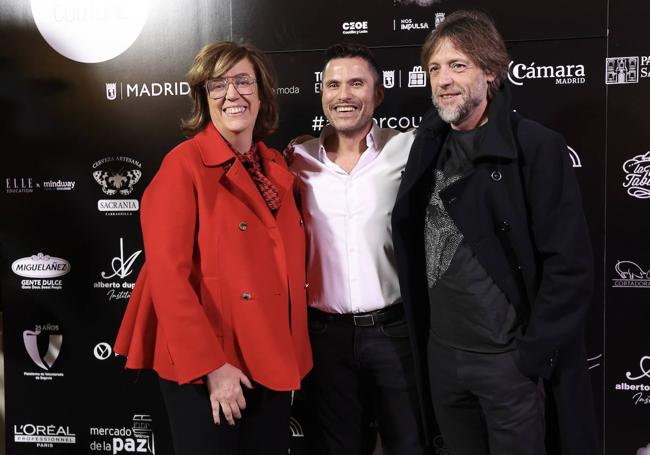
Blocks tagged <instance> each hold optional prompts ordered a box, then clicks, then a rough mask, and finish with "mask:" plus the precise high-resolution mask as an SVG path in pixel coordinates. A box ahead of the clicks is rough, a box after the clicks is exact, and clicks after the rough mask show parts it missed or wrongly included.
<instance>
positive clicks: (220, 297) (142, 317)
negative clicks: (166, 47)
mask: <svg viewBox="0 0 650 455" xmlns="http://www.w3.org/2000/svg"><path fill="white" fill-rule="evenodd" d="M187 77H188V82H189V84H190V87H191V97H192V100H193V103H194V104H193V112H192V115H191V117H190V118H189V120H187V121H185V122H184V124H183V129H184V131H185V132H186V133H187V134H188V136H190V139H188V140H187V141H185V142H183V143H181V144H180V145H178V146H177V147H176V148H174V149H173V150H172V151H171V152H170V153H169V154H168V155H167V156H166V157H165V158H164V160H163V162H162V164H161V166H160V170H159V171H158V173H157V174H156V175H155V177H154V178H153V180H152V181H151V183H150V184H149V187H148V188H147V189H146V191H145V193H144V195H143V197H142V215H141V217H142V233H143V238H144V248H145V255H146V264H145V265H144V267H143V268H142V270H141V272H140V275H139V277H138V280H137V282H136V286H135V289H134V292H133V294H132V297H131V300H130V301H129V304H128V307H127V309H126V313H125V315H124V320H123V321H122V325H121V327H120V331H119V334H118V336H117V341H116V345H115V351H116V352H117V353H119V354H121V355H124V356H126V357H127V362H126V367H127V368H134V369H142V368H151V369H153V370H155V371H156V372H157V373H158V375H159V376H160V383H161V389H162V393H163V398H164V399H165V405H166V407H167V411H168V415H169V420H170V424H171V429H172V437H173V441H174V447H175V450H176V454H177V455H184V454H192V455H200V454H206V455H207V454H228V455H231V454H261V453H264V454H275V453H277V454H283V455H284V454H286V453H287V451H288V434H289V431H288V425H289V408H290V393H291V392H290V391H292V390H296V389H298V388H299V387H300V381H301V379H302V378H303V377H304V375H305V374H306V373H307V372H308V371H309V369H310V368H311V365H312V363H311V351H310V347H309V341H308V336H307V328H306V303H305V272H304V268H305V265H304V264H305V259H304V258H305V252H304V249H305V246H304V235H303V226H302V220H301V218H300V214H299V212H298V210H297V208H296V204H295V201H294V199H293V193H292V184H293V177H292V175H291V174H290V173H289V171H288V170H287V168H286V165H285V163H284V161H283V159H282V156H281V155H280V154H279V153H278V152H277V151H276V150H273V149H269V148H268V147H266V146H265V145H264V143H263V142H262V141H261V138H262V137H263V136H265V135H266V134H269V133H270V132H272V131H273V130H274V129H275V128H276V126H277V123H278V115H277V103H276V100H275V94H274V92H273V87H274V85H275V84H274V78H273V75H272V71H271V67H270V64H269V62H268V61H267V59H266V58H265V57H264V55H263V54H262V53H261V52H260V51H259V50H257V49H255V48H254V47H253V46H251V45H247V44H243V45H239V44H235V43H231V42H219V43H215V44H211V45H208V46H206V47H204V48H203V49H202V50H201V51H200V52H199V53H198V55H197V56H196V57H195V59H194V63H193V64H192V67H191V68H190V70H189V72H188V76H187Z"/></svg>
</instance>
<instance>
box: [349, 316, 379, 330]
mask: <svg viewBox="0 0 650 455" xmlns="http://www.w3.org/2000/svg"><path fill="white" fill-rule="evenodd" d="M352 322H353V323H354V325H355V326H357V327H372V326H374V325H375V317H374V316H373V315H372V314H354V315H352Z"/></svg>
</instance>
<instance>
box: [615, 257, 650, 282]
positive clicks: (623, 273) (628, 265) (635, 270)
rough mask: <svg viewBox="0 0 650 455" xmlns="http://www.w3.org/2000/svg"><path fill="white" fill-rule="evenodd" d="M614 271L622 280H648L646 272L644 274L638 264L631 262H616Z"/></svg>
mask: <svg viewBox="0 0 650 455" xmlns="http://www.w3.org/2000/svg"><path fill="white" fill-rule="evenodd" d="M614 270H616V273H618V276H620V277H621V278H622V279H624V280H644V279H648V272H650V271H647V272H644V271H643V269H642V268H641V267H639V265H638V264H636V263H635V262H632V261H617V262H616V265H615V266H614Z"/></svg>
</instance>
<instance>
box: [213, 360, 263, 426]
mask: <svg viewBox="0 0 650 455" xmlns="http://www.w3.org/2000/svg"><path fill="white" fill-rule="evenodd" d="M206 384H207V386H208V392H209V393H210V405H211V406H212V417H213V418H214V423H216V424H217V425H218V424H220V423H221V421H220V419H219V409H221V411H222V412H223V415H224V416H225V417H226V420H227V421H228V423H229V424H230V425H234V424H235V419H241V411H242V410H243V409H246V400H245V399H244V393H243V390H242V387H241V384H244V385H245V386H246V387H248V388H249V389H252V388H253V385H252V384H251V382H250V380H249V379H248V378H247V377H246V375H245V374H244V373H242V372H241V370H239V369H237V368H235V367H234V366H232V365H231V364H229V363H225V364H224V365H223V366H221V367H219V368H217V369H216V370H213V371H211V372H210V373H208V374H207V376H206Z"/></svg>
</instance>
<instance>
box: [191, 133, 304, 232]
mask: <svg viewBox="0 0 650 455" xmlns="http://www.w3.org/2000/svg"><path fill="white" fill-rule="evenodd" d="M193 139H194V141H195V143H196V145H197V146H198V148H199V152H200V154H201V160H202V161H203V164H204V165H205V166H209V167H213V166H221V165H224V164H226V163H231V166H229V167H228V168H227V169H226V171H225V172H224V174H223V177H222V178H223V179H225V181H227V182H228V185H229V187H230V188H231V189H232V190H233V191H234V192H235V193H236V194H238V195H239V197H240V198H241V200H242V201H244V202H245V203H246V204H247V205H248V206H249V207H250V208H251V209H252V210H253V211H254V212H255V213H256V214H257V215H258V216H259V217H260V218H261V219H262V220H263V221H264V222H265V224H266V225H267V226H272V225H274V224H275V221H274V218H273V215H272V214H271V212H270V211H269V209H268V208H267V206H266V202H265V201H264V199H263V198H262V195H261V194H260V192H259V190H258V189H257V187H256V186H255V183H254V182H253V180H252V179H251V178H250V176H249V174H248V171H247V170H246V169H245V168H244V166H243V165H242V164H241V161H239V160H238V159H237V157H236V155H235V153H234V152H233V151H232V149H231V148H230V145H228V143H227V142H226V140H225V139H224V138H223V137H222V136H221V134H220V133H219V131H218V130H217V129H216V128H215V126H214V125H213V124H212V122H210V123H208V124H207V125H206V127H205V128H204V129H203V130H202V131H201V132H199V133H198V134H196V135H195V136H194V138H193ZM257 150H258V153H259V154H260V161H261V164H262V168H263V169H264V175H266V177H268V178H269V180H271V182H273V184H274V185H276V188H277V189H278V192H279V193H280V194H279V195H280V199H281V200H282V205H284V199H285V196H286V195H287V194H291V189H292V187H293V175H292V174H291V172H289V170H288V169H287V167H286V164H285V163H284V161H283V159H282V157H281V155H280V154H279V153H277V152H275V151H273V150H272V149H270V148H268V147H267V146H266V144H264V143H263V142H262V141H259V142H257Z"/></svg>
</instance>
